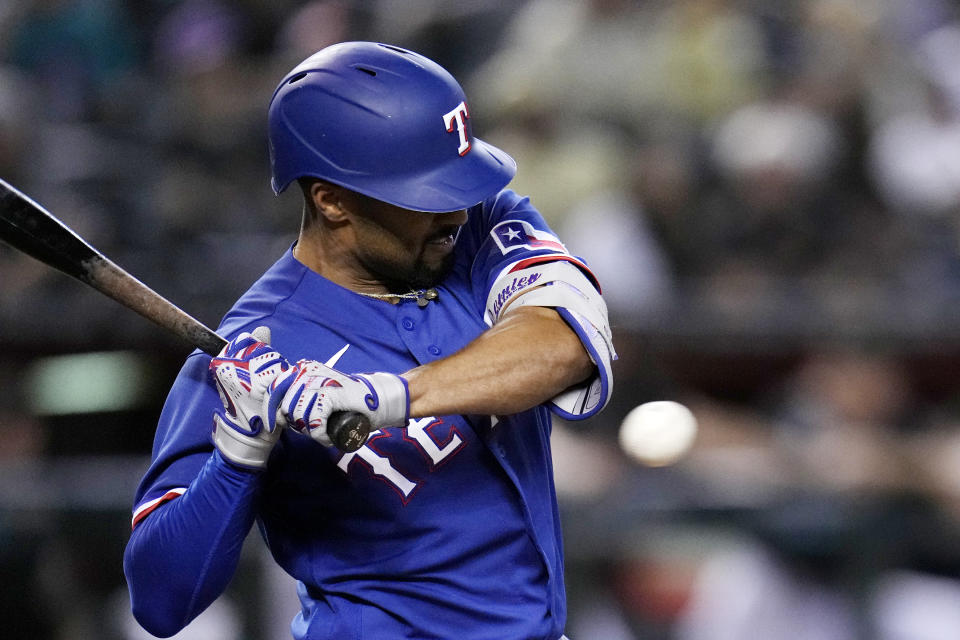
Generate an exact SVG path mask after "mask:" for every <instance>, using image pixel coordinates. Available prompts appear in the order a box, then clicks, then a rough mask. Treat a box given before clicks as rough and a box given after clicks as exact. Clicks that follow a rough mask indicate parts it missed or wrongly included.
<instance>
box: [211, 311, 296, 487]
mask: <svg viewBox="0 0 960 640" xmlns="http://www.w3.org/2000/svg"><path fill="white" fill-rule="evenodd" d="M269 342H270V329H269V328H267V327H258V328H257V329H255V330H254V332H253V333H252V334H251V333H241V334H240V335H238V336H237V337H236V338H234V339H233V340H232V341H231V342H230V343H229V344H227V346H225V347H224V348H223V350H222V351H221V352H220V353H219V355H217V356H216V357H215V358H213V359H212V360H211V361H210V371H211V373H212V374H213V379H214V382H215V383H216V386H217V392H218V393H219V394H220V400H221V402H223V409H217V410H216V411H215V412H214V417H213V421H214V429H213V443H214V445H215V446H216V447H217V449H219V450H220V453H221V454H223V456H224V457H225V458H227V459H228V460H230V461H231V462H233V463H234V464H237V465H239V466H241V467H247V468H252V469H259V468H263V467H265V466H266V465H267V459H268V458H269V457H270V452H271V451H272V450H273V446H274V445H275V444H276V443H277V440H278V439H279V438H280V433H281V431H282V430H283V423H282V421H281V422H278V417H279V416H278V409H279V405H280V400H281V399H282V398H283V396H284V393H286V391H287V389H288V388H289V387H290V385H291V384H292V383H293V373H294V370H293V368H292V367H290V365H289V364H288V363H287V361H286V360H284V359H283V356H281V355H280V354H279V353H277V352H276V351H273V350H272V349H271V348H270V345H269Z"/></svg>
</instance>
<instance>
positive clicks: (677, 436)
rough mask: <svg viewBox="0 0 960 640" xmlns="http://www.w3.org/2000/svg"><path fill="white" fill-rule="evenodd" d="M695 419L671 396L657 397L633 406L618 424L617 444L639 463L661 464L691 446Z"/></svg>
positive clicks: (695, 431)
mask: <svg viewBox="0 0 960 640" xmlns="http://www.w3.org/2000/svg"><path fill="white" fill-rule="evenodd" d="M696 435H697V419H696V417H694V415H693V413H692V412H691V411H690V409H688V408H687V407H685V406H684V405H682V404H680V403H679V402H674V401H672V400H657V401H654V402H647V403H644V404H641V405H640V406H638V407H636V408H635V409H633V410H632V411H630V413H628V414H627V415H626V417H625V418H624V419H623V422H622V423H621V425H620V447H621V448H622V449H623V451H624V452H625V453H626V454H627V455H628V456H630V457H631V458H633V459H634V460H636V461H637V462H640V463H642V464H645V465H647V466H651V467H662V466H666V465H669V464H673V463H674V462H676V461H677V460H679V459H680V458H681V457H683V456H684V455H685V454H686V453H687V452H688V451H689V450H690V448H691V447H692V446H693V441H694V440H695V439H696Z"/></svg>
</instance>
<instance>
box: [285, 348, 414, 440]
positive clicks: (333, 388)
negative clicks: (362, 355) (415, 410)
mask: <svg viewBox="0 0 960 640" xmlns="http://www.w3.org/2000/svg"><path fill="white" fill-rule="evenodd" d="M295 369H296V371H297V373H296V377H295V379H294V380H293V384H291V385H290V388H289V389H288V390H287V393H286V395H285V396H284V398H283V401H282V403H281V411H282V412H283V415H284V417H285V418H286V419H287V422H288V424H289V425H290V427H291V428H293V429H295V430H297V431H299V432H301V433H306V434H308V435H309V436H310V437H311V438H313V439H314V440H316V441H317V442H319V443H320V444H322V445H324V446H326V447H329V446H331V444H333V443H332V442H331V440H330V437H329V435H328V434H327V421H328V419H329V418H330V414H332V413H334V412H337V411H354V412H357V413H360V414H363V415H365V416H366V417H367V418H368V419H369V420H370V425H371V431H374V430H376V429H380V428H382V427H399V426H403V425H405V424H407V420H408V418H409V415H410V393H409V391H408V389H407V381H406V380H404V379H403V378H401V377H400V376H397V375H394V374H392V373H367V374H353V375H347V374H345V373H341V372H340V371H337V370H336V369H331V368H330V367H328V366H326V365H324V364H321V363H319V362H316V361H314V360H301V361H300V362H298V363H297V365H296V367H295Z"/></svg>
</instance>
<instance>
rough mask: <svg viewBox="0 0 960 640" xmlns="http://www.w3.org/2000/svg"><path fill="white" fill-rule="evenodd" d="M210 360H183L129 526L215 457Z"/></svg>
mask: <svg viewBox="0 0 960 640" xmlns="http://www.w3.org/2000/svg"><path fill="white" fill-rule="evenodd" d="M209 361H210V358H209V356H206V355H205V354H203V353H200V352H195V353H193V354H191V355H190V357H188V358H187V360H186V362H185V363H184V365H183V367H182V368H181V370H180V373H179V375H178V376H177V378H176V380H175V381H174V383H173V385H172V386H171V388H170V392H169V394H168V395H167V400H166V402H165V404H164V407H163V410H162V412H161V414H160V419H159V421H158V424H157V431H156V435H155V437H154V442H153V454H152V457H151V463H150V467H149V469H148V470H147V473H146V474H144V477H143V479H142V480H141V482H140V485H139V487H138V488H137V492H136V494H135V497H134V507H133V525H134V526H136V525H137V524H138V523H139V522H140V521H141V520H143V519H144V518H145V517H146V516H147V515H149V514H150V513H151V512H152V511H153V510H154V509H156V508H157V507H159V506H160V505H162V504H163V503H165V502H167V501H169V500H171V499H174V498H177V497H179V496H180V495H182V494H183V493H184V491H186V488H187V487H188V486H190V483H191V482H192V481H193V480H194V478H196V477H197V475H198V474H199V473H200V470H201V469H202V468H203V465H204V464H206V462H207V460H208V459H209V457H210V454H211V453H212V452H213V443H212V441H211V439H210V432H211V429H212V428H213V426H212V425H213V410H214V408H216V407H218V406H220V398H219V396H217V392H216V389H215V388H214V386H213V384H212V382H211V381H210V378H209V373H208V369H207V367H208V363H209Z"/></svg>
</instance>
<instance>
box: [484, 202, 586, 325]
mask: <svg viewBox="0 0 960 640" xmlns="http://www.w3.org/2000/svg"><path fill="white" fill-rule="evenodd" d="M480 216H481V222H480V224H479V225H477V226H476V227H474V229H473V234H474V235H473V238H471V240H472V241H473V242H474V243H475V246H476V254H475V257H474V260H473V265H472V267H471V270H470V279H471V284H472V285H473V291H474V295H475V296H476V302H477V303H478V304H479V305H480V308H485V307H486V303H487V300H488V298H489V297H490V295H491V294H492V293H494V292H493V291H492V288H493V286H494V284H495V283H496V282H497V281H498V280H500V279H501V278H502V276H503V275H504V274H506V273H509V272H511V271H519V270H521V269H524V268H526V267H530V266H533V265H536V264H539V263H544V262H553V261H558V260H562V261H567V262H570V263H572V264H574V265H576V266H577V267H578V268H579V269H580V270H582V271H583V272H584V274H585V275H587V277H588V278H590V280H591V281H592V282H593V283H594V285H595V286H596V287H597V289H598V290H599V289H600V285H599V283H598V282H597V279H596V277H595V276H594V275H593V273H592V272H591V271H590V268H589V267H588V266H587V264H586V262H584V261H583V260H582V259H581V258H579V257H576V256H573V255H571V254H570V252H569V251H567V248H566V247H565V246H564V245H563V243H562V242H561V241H560V238H558V237H557V236H556V234H554V233H553V231H552V230H551V229H550V227H549V226H548V225H547V223H546V221H545V220H544V219H543V216H541V215H540V212H539V211H537V210H536V208H534V206H533V205H532V204H531V203H530V199H529V198H526V197H521V196H518V195H517V194H516V193H514V192H513V191H510V190H509V189H506V190H504V191H501V192H500V193H499V194H497V195H496V196H495V197H494V198H492V199H491V200H488V201H487V202H485V203H484V205H483V208H482V211H481V212H480ZM512 284H513V283H512ZM524 286H525V283H523V284H521V283H515V284H513V286H512V288H511V289H510V290H508V291H501V292H496V293H497V295H498V296H500V297H501V298H502V299H504V300H506V299H507V298H509V297H511V296H513V295H515V294H517V293H519V292H520V290H521V289H522V288H523V287H524ZM500 294H502V296H501V295H500ZM488 315H489V314H488ZM484 321H485V322H486V323H487V324H488V325H492V324H493V318H490V317H485V318H484Z"/></svg>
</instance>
